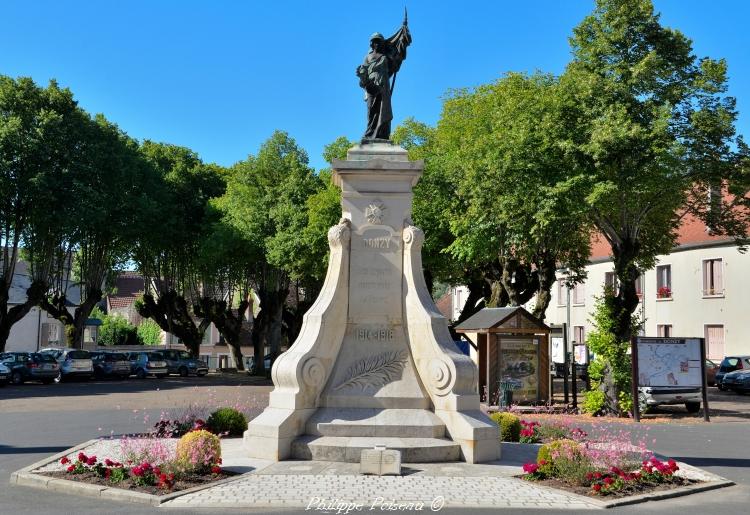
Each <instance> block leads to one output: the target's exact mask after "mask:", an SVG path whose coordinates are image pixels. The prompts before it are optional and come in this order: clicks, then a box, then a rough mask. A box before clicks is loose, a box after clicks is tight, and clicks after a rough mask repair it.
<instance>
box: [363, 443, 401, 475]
mask: <svg viewBox="0 0 750 515" xmlns="http://www.w3.org/2000/svg"><path fill="white" fill-rule="evenodd" d="M359 473H360V474H374V475H376V476H383V475H386V474H395V475H397V476H400V475H401V451H397V450H395V449H386V448H385V447H375V448H374V449H363V450H362V454H361V456H360V461H359Z"/></svg>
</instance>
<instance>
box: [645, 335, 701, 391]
mask: <svg viewBox="0 0 750 515" xmlns="http://www.w3.org/2000/svg"><path fill="white" fill-rule="evenodd" d="M635 344H636V345H637V346H638V348H637V354H636V356H637V360H638V363H637V366H638V368H637V370H638V386H690V387H696V388H701V387H702V386H703V367H702V366H701V365H702V364H701V344H702V341H701V339H700V338H652V337H637V338H635Z"/></svg>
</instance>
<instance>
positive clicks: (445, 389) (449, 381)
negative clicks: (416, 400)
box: [428, 358, 456, 395]
mask: <svg viewBox="0 0 750 515" xmlns="http://www.w3.org/2000/svg"><path fill="white" fill-rule="evenodd" d="M428 373H429V378H430V381H429V386H430V390H432V391H433V392H434V393H436V394H437V395H445V394H447V393H450V392H451V390H452V389H453V384H454V383H455V382H456V378H455V375H454V374H453V369H452V367H451V366H450V365H449V364H448V363H446V362H445V361H444V360H442V359H440V358H433V359H432V360H430V364H429V369H428Z"/></svg>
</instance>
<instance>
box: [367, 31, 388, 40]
mask: <svg viewBox="0 0 750 515" xmlns="http://www.w3.org/2000/svg"><path fill="white" fill-rule="evenodd" d="M377 39H379V40H381V41H385V38H384V37H383V35H382V34H381V33H380V32H376V33H375V34H373V35H372V36H370V41H375V40H377Z"/></svg>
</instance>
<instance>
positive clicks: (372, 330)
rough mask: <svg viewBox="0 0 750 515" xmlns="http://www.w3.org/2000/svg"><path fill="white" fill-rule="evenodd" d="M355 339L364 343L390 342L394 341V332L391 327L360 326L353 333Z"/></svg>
mask: <svg viewBox="0 0 750 515" xmlns="http://www.w3.org/2000/svg"><path fill="white" fill-rule="evenodd" d="M353 333H354V339H355V340H357V341H362V342H371V341H376V342H389V341H392V340H393V336H394V331H393V329H392V328H389V327H377V326H375V327H372V326H371V327H367V326H359V327H356V328H355V329H354V331H353Z"/></svg>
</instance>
